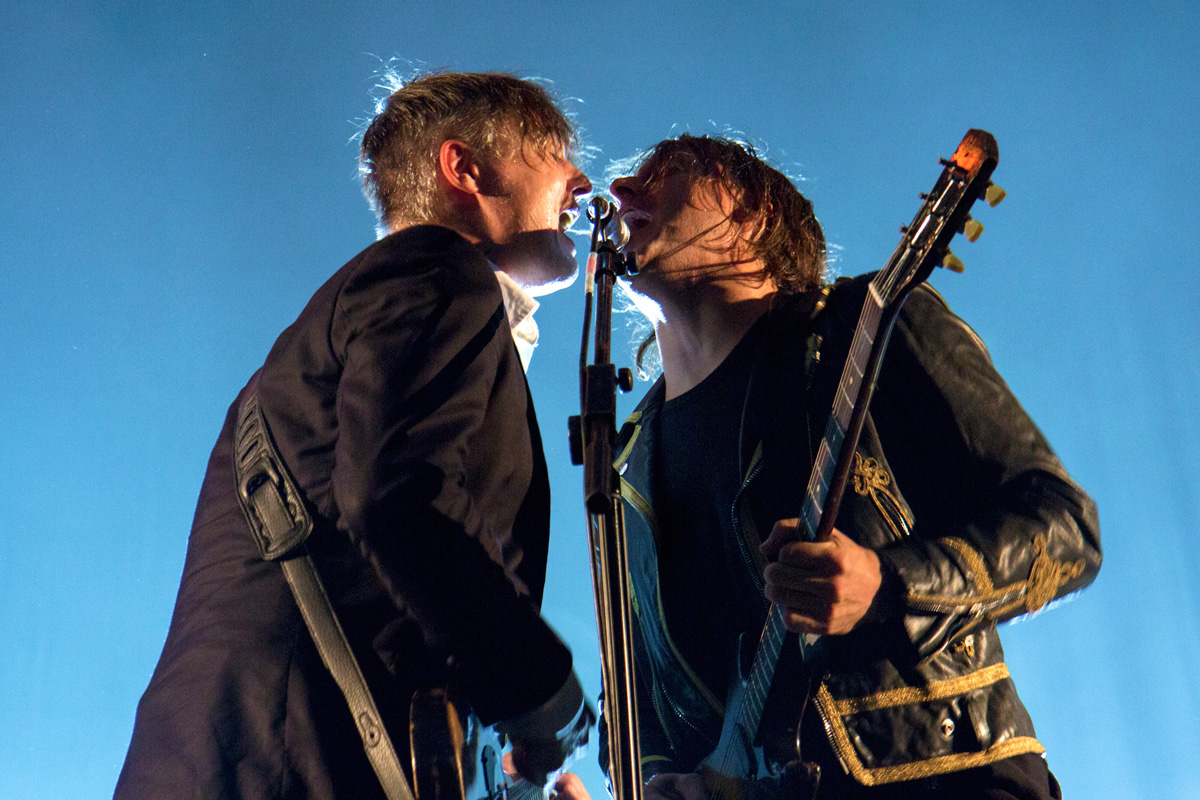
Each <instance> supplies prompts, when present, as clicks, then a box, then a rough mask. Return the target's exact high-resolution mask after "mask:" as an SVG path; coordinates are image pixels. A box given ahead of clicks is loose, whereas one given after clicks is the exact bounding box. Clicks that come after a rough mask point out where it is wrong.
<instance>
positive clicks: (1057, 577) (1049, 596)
mask: <svg viewBox="0 0 1200 800" xmlns="http://www.w3.org/2000/svg"><path fill="white" fill-rule="evenodd" d="M1033 549H1034V551H1035V552H1036V553H1037V556H1036V557H1035V558H1034V559H1033V566H1031V567H1030V568H1029V591H1028V592H1026V593H1025V610H1026V611H1029V612H1033V611H1037V610H1038V609H1040V608H1042V606H1044V605H1046V603H1049V602H1050V601H1051V600H1053V599H1054V595H1056V594H1058V590H1059V588H1061V587H1063V586H1066V585H1067V584H1068V583H1070V582H1071V581H1072V580H1074V579H1075V578H1078V577H1079V576H1080V575H1082V574H1083V569H1084V563H1083V559H1082V558H1080V559H1078V560H1076V561H1073V562H1071V563H1069V564H1068V563H1066V562H1060V561H1055V560H1054V559H1052V558H1050V556H1049V555H1047V553H1046V537H1045V536H1044V535H1042V534H1040V533H1039V534H1038V535H1037V538H1036V539H1034V540H1033Z"/></svg>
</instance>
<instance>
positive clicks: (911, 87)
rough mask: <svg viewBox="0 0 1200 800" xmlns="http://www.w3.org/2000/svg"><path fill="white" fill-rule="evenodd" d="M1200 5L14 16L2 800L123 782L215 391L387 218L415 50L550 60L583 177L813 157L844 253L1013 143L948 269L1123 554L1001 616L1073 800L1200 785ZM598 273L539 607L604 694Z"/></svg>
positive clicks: (0, 205)
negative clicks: (579, 436)
mask: <svg viewBox="0 0 1200 800" xmlns="http://www.w3.org/2000/svg"><path fill="white" fill-rule="evenodd" d="M1198 28H1200V12H1198V11H1197V6H1196V5H1195V4H1194V3H1191V2H1183V3H1169V2H1139V3H1131V2H1093V3H1089V4H1079V5H1078V8H1077V9H1070V10H1068V6H1067V4H1046V3H1033V2H1028V3H1026V2H1012V3H980V2H913V3H882V2H880V3H868V2H853V1H851V2H837V3H835V2H747V3H744V4H739V5H736V6H735V5H734V4H726V3H696V2H686V3H685V2H661V3H653V2H645V0H643V2H636V3H635V2H626V1H625V0H617V1H616V2H610V3H607V4H602V5H601V4H582V3H580V4H576V3H570V4H568V3H549V2H547V3H534V2H530V3H513V2H492V3H480V2H459V1H457V0H442V2H408V3H383V2H359V3H334V2H324V3H308V4H300V3H296V4H290V3H282V2H257V3H235V2H215V1H212V0H204V1H197V2H190V3H179V2H163V3H144V2H137V3H133V2H121V1H117V2H106V3H99V2H84V1H83V0H81V1H80V2H74V3H68V2H61V1H59V0H37V2H25V1H24V0H4V2H3V4H2V5H0V143H2V144H0V264H2V265H3V267H2V269H3V273H2V278H3V289H2V290H0V330H2V331H3V334H2V338H0V342H2V344H0V348H2V350H0V353H2V355H0V367H2V370H3V373H2V374H3V376H4V379H5V381H4V383H5V386H4V389H3V391H2V392H0V419H2V420H3V425H2V426H0V431H2V432H0V508H2V509H3V515H4V521H5V524H4V529H3V531H2V532H0V799H2V800H26V799H29V800H35V799H36V800H44V799H45V798H103V797H107V796H110V794H111V791H112V787H113V784H114V782H115V780H116V776H117V773H118V770H119V768H120V764H121V761H122V759H123V757H124V753H125V748H126V746H127V744H128V738H129V734H130V730H131V727H132V722H133V714H134V709H135V705H136V702H137V699H138V697H139V696H140V694H141V692H142V690H143V689H144V687H145V685H146V682H147V680H148V679H149V676H150V672H151V670H152V669H153V666H154V664H155V661H156V659H157V657H158V653H159V649H160V647H161V645H162V641H163V638H164V636H165V634H166V629H167V624H168V621H169V617H170V612H171V608H172V604H173V601H174V596H175V590H176V588H177V585H178V580H179V575H180V570H181V567H182V564H183V556H184V549H185V546H186V540H187V531H188V528H189V525H190V521H191V515H192V511H193V508H194V503H195V499H196V494H197V491H198V489H199V485H200V479H201V476H202V473H203V469H204V465H205V462H206V460H207V457H208V452H209V449H210V448H211V446H212V444H213V441H214V439H215V436H216V433H217V431H218V429H219V428H220V425H221V422H222V419H223V415H224V413H225V409H226V407H227V405H228V403H229V402H230V400H231V399H232V398H233V396H234V394H235V393H236V392H237V390H238V389H239V388H240V387H241V385H242V384H243V382H244V381H245V379H246V378H247V377H248V376H249V374H250V373H251V372H252V371H253V370H254V369H255V368H256V367H257V365H258V364H259V363H260V361H261V360H262V358H263V356H264V355H265V353H266V351H267V349H268V348H269V347H270V344H271V342H272V341H273V340H274V337H275V336H276V335H277V334H278V333H279V332H280V331H281V330H282V329H283V328H284V327H285V326H286V325H287V324H288V323H290V322H291V320H292V319H293V318H294V317H295V315H296V314H297V313H298V312H299V310H300V309H301V308H302V306H303V304H304V303H305V302H306V300H307V298H308V297H309V295H310V294H311V292H312V291H313V290H314V289H316V287H317V286H319V285H320V284H321V283H322V282H323V281H324V279H325V278H326V277H327V276H328V275H329V274H331V273H332V272H333V271H334V270H335V269H336V268H337V267H338V266H340V265H341V264H342V263H344V262H345V261H346V260H348V259H349V258H350V257H351V256H352V255H353V254H354V253H356V252H357V251H358V250H360V249H361V248H362V247H363V246H365V245H366V244H368V243H369V242H370V241H372V239H373V237H374V231H373V220H372V218H371V215H370V214H369V212H368V210H367V206H366V204H365V202H364V201H363V199H362V197H361V196H360V193H359V189H358V185H357V179H356V164H355V155H356V148H355V144H354V142H353V141H352V137H353V136H354V134H355V132H356V131H357V129H358V127H359V124H360V123H361V121H362V120H363V119H365V118H367V117H368V116H369V115H370V114H371V110H372V98H373V96H374V95H375V94H377V93H376V92H374V87H375V84H376V82H377V78H376V74H377V73H378V72H379V70H380V69H381V67H382V66H383V65H384V64H385V62H387V60H388V59H391V58H393V57H399V58H402V59H406V60H408V62H410V63H411V64H412V65H416V66H420V65H424V66H427V67H430V68H453V69H466V70H476V69H508V70H513V71H515V72H517V73H519V74H521V75H523V76H527V77H529V76H535V77H541V78H546V79H550V80H552V81H553V88H554V91H555V92H556V93H557V94H558V95H559V96H561V97H563V98H575V99H568V100H567V101H566V105H567V107H568V108H569V109H570V110H571V111H573V112H574V113H575V114H576V117H577V120H578V122H579V124H580V125H581V126H582V128H583V130H584V136H585V141H586V143H587V144H588V145H590V146H592V147H594V148H596V152H595V154H594V158H593V160H592V162H591V164H590V166H589V171H590V172H591V173H592V174H593V175H594V176H599V175H600V174H602V173H603V170H604V168H605V167H606V166H607V164H608V162H609V161H610V160H611V159H614V158H618V157H624V156H628V155H631V154H632V153H634V152H635V151H637V150H639V149H640V148H643V147H645V146H647V145H650V144H652V143H653V142H655V141H657V140H659V139H661V138H663V137H665V136H667V135H668V134H670V133H672V132H679V131H682V130H690V131H692V132H696V133H704V132H712V131H717V132H721V131H725V130H727V129H733V130H737V131H742V132H744V133H746V134H747V135H748V136H750V137H751V138H752V139H754V140H755V141H757V142H759V143H760V144H763V145H766V146H767V147H766V148H765V149H766V151H767V154H768V156H769V157H770V159H771V160H773V161H774V162H775V163H776V164H777V165H779V166H780V167H782V168H783V169H784V170H785V171H787V172H789V173H790V174H793V175H797V176H801V177H802V178H803V181H802V183H801V187H802V189H803V191H804V192H805V193H806V194H808V195H809V196H810V197H811V198H812V199H813V201H814V202H815V204H816V208H817V213H818V215H819V217H820V219H821V221H822V223H823V224H824V226H825V230H826V233H827V235H828V237H829V239H830V241H831V242H832V243H834V244H835V245H837V247H838V250H837V253H838V261H837V263H836V267H837V269H838V271H840V273H841V274H857V273H860V272H865V271H868V270H871V269H875V268H878V267H879V266H881V265H882V264H883V262H884V261H885V260H886V258H887V256H888V255H889V254H890V252H891V250H892V248H893V247H894V245H895V242H896V239H897V234H896V227H897V226H898V225H900V224H902V223H905V222H907V221H909V219H911V217H912V214H913V213H914V212H915V210H916V206H917V198H916V195H917V193H918V192H919V191H924V190H927V189H928V187H929V186H930V185H932V183H933V180H934V179H935V178H936V176H937V174H938V171H939V168H938V166H937V163H936V158H937V157H938V156H948V155H950V153H951V152H952V151H953V149H954V147H955V145H956V144H957V142H958V140H959V139H960V138H961V136H962V134H963V133H964V132H965V131H966V129H967V128H969V127H982V128H985V129H988V130H990V131H992V132H993V133H994V134H995V135H996V137H997V139H998V140H999V142H1000V152H1001V160H1000V166H999V169H998V170H997V172H996V180H997V182H999V183H1001V184H1002V185H1003V186H1004V187H1005V188H1006V189H1008V191H1009V199H1008V200H1007V201H1006V203H1005V204H1004V205H1002V206H1000V207H999V208H997V209H994V210H984V211H982V212H980V213H979V214H978V215H977V216H979V218H980V219H981V221H982V222H984V224H986V225H987V226H988V231H987V233H985V234H984V237H983V239H981V240H980V242H978V243H976V244H974V245H967V244H966V243H961V244H959V245H958V246H957V251H958V252H959V254H960V255H961V256H962V257H963V259H964V260H965V261H966V262H967V273H966V274H965V275H963V276H955V275H951V274H948V273H940V272H939V274H937V275H935V277H934V279H933V282H934V284H935V285H936V286H937V287H938V288H939V289H940V290H941V291H942V292H943V293H944V294H945V295H946V296H947V297H948V299H949V300H950V302H951V305H952V306H953V307H954V308H955V310H956V311H958V312H959V313H960V314H962V315H963V316H964V317H965V318H966V319H967V320H968V321H969V322H970V323H971V324H972V325H973V326H974V327H975V328H976V329H977V330H978V331H979V332H980V334H981V335H982V336H983V338H984V339H985V340H986V341H987V342H988V344H989V346H990V347H991V350H992V353H993V356H994V358H995V361H996V363H997V365H998V366H999V368H1000V370H1001V372H1002V373H1003V374H1004V375H1005V376H1006V377H1007V379H1008V380H1009V382H1010V383H1011V385H1012V387H1013V389H1014V391H1015V392H1016V393H1017V395H1018V396H1019V397H1020V398H1021V399H1022V401H1023V402H1024V404H1025V405H1026V407H1027V408H1028V410H1029V411H1030V413H1031V414H1032V415H1033V417H1034V418H1035V419H1036V420H1037V421H1038V422H1039V424H1040V425H1041V426H1042V428H1043V429H1044V431H1045V432H1046V434H1047V436H1048V437H1049V439H1050V441H1051V442H1052V444H1053V445H1054V446H1055V447H1056V449H1057V450H1058V452H1059V453H1060V455H1061V456H1062V458H1063V460H1064V462H1065V463H1066V464H1067V466H1068V468H1069V469H1071V470H1072V472H1073V473H1074V475H1075V476H1076V477H1077V479H1078V480H1079V482H1080V483H1081V484H1082V485H1083V486H1084V487H1086V488H1087V489H1088V490H1089V491H1090V492H1091V493H1092V494H1093V495H1094V496H1095V498H1096V499H1097V501H1098V503H1099V506H1100V510H1101V519H1102V523H1103V531H1104V544H1105V555H1106V559H1105V564H1104V569H1103V570H1102V572H1101V573H1100V577H1099V579H1098V580H1097V582H1096V583H1095V585H1094V586H1093V587H1092V588H1090V589H1088V590H1086V591H1085V592H1083V593H1082V594H1081V595H1080V596H1079V597H1077V598H1076V599H1075V600H1074V601H1072V602H1067V603H1063V604H1061V605H1059V606H1058V607H1057V608H1055V609H1054V610H1053V611H1051V612H1050V613H1047V614H1043V615H1041V616H1038V617H1037V618H1036V619H1035V620H1032V621H1028V622H1023V623H1019V624H1016V625H1011V626H1008V627H1007V628H1006V629H1005V631H1004V634H1003V635H1004V641H1005V644H1006V647H1007V651H1008V654H1009V664H1010V667H1011V669H1012V672H1013V674H1014V676H1015V679H1016V681H1017V684H1018V686H1019V687H1020V690H1021V695H1022V697H1023V698H1024V699H1025V702H1026V704H1027V705H1028V706H1029V708H1030V711H1031V712H1032V714H1033V717H1034V720H1035V722H1036V724H1037V727H1038V732H1039V735H1040V738H1041V739H1042V740H1043V742H1044V743H1045V744H1046V747H1047V749H1048V753H1049V758H1050V762H1051V766H1052V768H1053V769H1054V770H1055V772H1056V773H1057V775H1058V777H1059V778H1060V780H1061V781H1062V783H1063V786H1064V787H1065V789H1066V793H1067V796H1068V797H1075V798H1083V797H1086V798H1129V797H1154V798H1186V797H1195V796H1197V795H1198V794H1200V758H1197V756H1196V754H1197V752H1200V724H1198V723H1200V692H1198V691H1197V688H1196V678H1195V676H1194V674H1193V673H1194V672H1195V669H1196V665H1197V664H1198V663H1200V645H1198V644H1197V639H1198V637H1200V615H1198V608H1200V603H1198V600H1200V597H1198V591H1200V587H1198V582H1197V578H1196V571H1195V569H1194V567H1193V565H1194V564H1195V562H1196V560H1197V553H1196V550H1195V542H1196V540H1197V534H1198V531H1197V523H1196V509H1197V506H1198V500H1200V497H1198V496H1197V495H1198V489H1197V487H1198V486H1200V467H1198V466H1197V464H1198V463H1200V462H1198V460H1197V458H1196V454H1197V452H1198V451H1200V423H1198V422H1197V417H1196V415H1195V414H1194V411H1193V403H1194V399H1195V396H1196V394H1197V389H1198V388H1200V380H1198V378H1200V348H1198V347H1197V339H1198V333H1200V323H1198V322H1197V315H1196V313H1195V304H1196V301H1197V296H1198V292H1197V289H1198V288H1200V281H1198V280H1197V277H1196V275H1195V272H1194V268H1195V264H1196V261H1197V244H1196V240H1197V236H1196V231H1197V226H1196V224H1195V222H1194V221H1193V216H1194V208H1195V201H1194V196H1195V193H1196V191H1197V186H1200V176H1198V174H1197V158H1196V146H1197V136H1196V135H1195V126H1196V124H1197V120H1198V119H1200V115H1198V113H1197V112H1198V110H1200V109H1198V108H1197V98H1198V91H1197V86H1198V83H1200V82H1198V79H1200V76H1198V74H1197V72H1198V70H1197V57H1196V53H1197V52H1200V32H1198ZM402 66H403V64H402ZM581 245H582V243H581ZM582 249H583V247H582V246H581V250H582ZM581 294H582V290H581V287H580V285H579V284H577V285H576V286H575V287H573V288H571V289H569V290H566V291H564V292H561V293H560V294H558V295H554V296H552V297H548V298H545V302H544V304H543V310H542V312H541V313H540V314H539V322H540V324H541V327H542V334H543V344H542V346H541V347H540V348H539V351H538V353H537V356H536V358H535V359H534V361H533V364H532V368H531V372H530V379H531V381H532V384H533V387H534V393H535V396H536V402H537V403H538V407H539V412H540V417H541V420H542V425H543V430H544V436H545V438H546V442H547V449H548V457H549V459H550V465H551V470H552V474H553V480H554V491H555V497H556V505H555V511H554V526H555V533H554V540H553V543H552V547H551V562H552V563H551V570H552V572H551V578H550V582H549V586H548V590H547V594H546V598H547V600H546V613H547V615H548V617H549V618H550V619H551V620H552V622H553V623H554V625H555V626H556V627H557V628H558V630H559V631H560V632H561V633H562V634H563V636H564V637H565V638H566V639H567V640H568V641H569V643H570V644H571V646H572V647H573V649H574V650H575V652H576V654H577V660H578V668H579V672H580V674H581V675H582V676H583V677H584V678H585V680H586V682H587V684H588V687H589V690H590V691H592V692H593V693H594V692H595V690H596V688H597V687H598V665H597V657H596V646H595V643H594V642H595V627H594V621H593V615H592V607H591V604H592V600H591V594H590V589H589V581H588V570H587V562H586V553H585V545H584V536H585V534H584V525H583V513H582V510H581V503H580V499H579V498H580V481H581V478H580V473H579V471H578V470H576V469H575V468H573V467H571V466H570V465H569V463H568V459H567V453H566V442H565V435H564V434H563V431H564V430H565V418H566V416H567V415H568V414H569V413H572V412H573V411H574V410H575V409H574V407H573V405H572V404H573V403H574V400H575V398H576V397H577V394H576V382H575V381H576V377H575V365H576V359H577V355H578V336H579V327H580V319H581V312H582V300H581ZM620 336H621V331H618V337H619V338H620ZM616 352H617V353H618V354H619V355H618V359H619V360H623V363H628V359H627V358H626V357H625V356H624V353H625V352H627V351H626V349H624V345H618V346H617V350H616ZM643 388H644V384H643V385H642V386H641V387H639V390H638V391H637V392H635V394H637V395H640V391H641V390H642V389H643ZM632 399H633V398H626V399H624V400H623V401H622V402H623V406H622V409H623V410H628V409H629V408H630V407H631V406H630V403H631V401H632ZM593 763H594V757H592V756H589V758H588V760H587V763H586V765H585V767H584V768H583V774H584V777H585V779H586V781H587V783H588V785H589V786H590V788H591V790H592V792H593V793H594V794H596V795H601V794H602V793H603V789H602V783H601V781H600V777H599V772H598V770H596V769H595V767H594V766H593Z"/></svg>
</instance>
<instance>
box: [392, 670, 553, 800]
mask: <svg viewBox="0 0 1200 800" xmlns="http://www.w3.org/2000/svg"><path fill="white" fill-rule="evenodd" d="M409 737H410V744H411V746H412V767H413V794H414V795H415V796H416V800H546V795H545V792H543V791H542V787H540V786H536V785H534V784H532V783H530V782H529V781H527V780H524V779H515V778H512V777H510V776H508V775H507V774H505V772H504V767H503V753H504V749H503V743H502V742H501V741H500V737H499V736H498V735H497V734H496V733H495V731H493V730H492V729H491V728H488V727H486V726H484V725H482V724H480V722H479V720H478V718H476V716H475V715H474V714H473V713H471V712H470V710H469V709H468V708H466V707H465V706H463V705H461V704H456V703H455V702H454V701H453V700H452V699H451V698H450V696H449V694H448V693H447V692H446V690H445V689H430V690H423V691H419V692H417V693H416V694H415V695H414V696H413V700H412V706H411V707H410V710H409Z"/></svg>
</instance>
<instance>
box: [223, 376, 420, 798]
mask: <svg viewBox="0 0 1200 800" xmlns="http://www.w3.org/2000/svg"><path fill="white" fill-rule="evenodd" d="M258 377H259V376H258V373H255V374H254V377H253V378H251V379H250V384H249V385H248V386H247V387H246V391H245V394H244V395H243V398H242V404H241V407H240V408H239V409H238V425H237V430H236V432H235V434H234V448H233V469H234V477H235V480H236V483H237V494H238V502H239V503H240V504H241V506H242V512H243V513H244V514H245V515H246V522H247V523H248V524H249V525H250V529H251V530H252V531H253V532H254V537H255V539H256V540H257V542H258V546H259V548H260V549H261V551H262V554H263V558H264V559H266V560H268V561H279V562H280V565H281V566H282V568H283V574H284V577H285V578H287V582H288V585H289V586H290V587H291V588H292V594H293V595H294V596H295V598H296V605H297V606H299V607H300V614H301V616H303V617H304V624H305V625H306V626H307V627H308V632H309V634H311V635H312V638H313V641H314V642H315V643H316V645H317V651H318V652H319V653H320V654H321V661H323V662H324V663H325V666H326V668H327V669H328V670H329V672H330V673H331V674H332V675H333V679H334V680H335V681H337V685H338V687H340V688H341V690H342V694H343V695H345V697H346V703H347V704H348V705H349V706H350V714H351V715H352V716H353V717H354V723H355V725H357V726H358V732H359V735H360V736H362V741H363V749H364V750H365V751H366V753H367V758H368V759H369V760H370V762H371V767H372V769H374V770H375V775H376V777H378V778H379V783H380V784H381V785H382V786H383V791H384V794H386V795H387V797H388V800H413V794H412V790H411V789H410V788H409V786H408V780H407V779H405V777H404V770H403V769H402V768H401V766H400V759H399V757H398V756H397V755H396V748H395V747H393V746H392V740H391V738H390V737H389V736H388V732H387V729H386V728H384V726H383V720H382V719H381V718H380V716H379V709H378V708H377V707H376V706H375V700H374V698H372V697H371V691H370V689H369V688H367V682H366V680H365V679H364V678H363V675H362V671H361V670H360V669H359V668H358V661H357V660H356V659H355V658H354V653H353V651H351V649H350V643H349V642H348V641H346V634H345V632H344V631H343V630H342V626H341V625H340V624H339V623H338V619H337V614H336V612H335V611H334V609H333V605H332V604H331V603H330V602H329V594H328V593H327V592H326V591H325V586H324V584H322V583H321V576H320V575H318V574H317V569H316V565H315V564H314V563H313V560H312V557H311V556H309V555H308V552H307V549H306V548H305V547H304V542H305V540H306V539H307V538H308V536H309V534H311V533H312V529H313V520H312V515H311V514H310V513H309V511H308V509H307V508H306V507H305V505H304V500H303V497H302V496H301V494H300V491H299V490H298V489H297V488H296V483H295V481H294V480H292V476H291V474H290V473H289V472H288V470H287V465H285V464H284V463H283V459H281V458H280V457H279V451H278V450H277V449H276V447H275V442H274V441H273V440H272V439H271V432H270V429H269V428H268V427H267V421H266V419H265V418H264V417H263V414H262V409H260V408H259V405H258Z"/></svg>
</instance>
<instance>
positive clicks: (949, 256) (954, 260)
mask: <svg viewBox="0 0 1200 800" xmlns="http://www.w3.org/2000/svg"><path fill="white" fill-rule="evenodd" d="M942 266H943V267H945V268H946V269H948V270H950V271H951V272H965V271H966V269H967V265H966V264H964V263H963V262H962V259H960V258H959V257H958V256H956V255H954V253H951V252H950V251H949V250H947V251H946V255H945V257H943V258H942Z"/></svg>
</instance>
